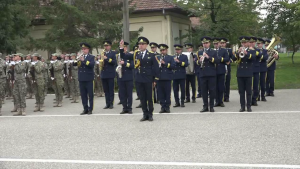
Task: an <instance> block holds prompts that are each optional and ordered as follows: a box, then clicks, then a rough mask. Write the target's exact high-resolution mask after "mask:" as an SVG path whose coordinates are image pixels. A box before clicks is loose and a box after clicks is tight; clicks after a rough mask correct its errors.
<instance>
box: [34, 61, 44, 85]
mask: <svg viewBox="0 0 300 169" xmlns="http://www.w3.org/2000/svg"><path fill="white" fill-rule="evenodd" d="M32 66H33V67H34V75H35V81H36V82H37V83H38V84H44V83H45V82H44V81H45V79H44V69H45V66H44V63H43V62H41V61H39V60H38V61H36V62H35V64H34V65H32Z"/></svg>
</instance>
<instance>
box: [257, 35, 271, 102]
mask: <svg viewBox="0 0 300 169" xmlns="http://www.w3.org/2000/svg"><path fill="white" fill-rule="evenodd" d="M257 43H265V41H264V40H263V39H262V38H257ZM259 50H260V53H262V56H261V58H260V74H259V89H260V92H261V94H260V95H261V101H267V100H266V98H265V93H266V73H267V59H268V57H269V55H268V51H267V50H266V49H259ZM258 101H260V97H259V98H258Z"/></svg>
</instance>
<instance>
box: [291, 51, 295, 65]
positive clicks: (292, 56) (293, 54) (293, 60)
mask: <svg viewBox="0 0 300 169" xmlns="http://www.w3.org/2000/svg"><path fill="white" fill-rule="evenodd" d="M295 52H296V51H295V50H293V54H292V63H293V64H294V63H295V62H294V54H295Z"/></svg>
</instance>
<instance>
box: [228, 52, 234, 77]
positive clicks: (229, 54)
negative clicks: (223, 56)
mask: <svg viewBox="0 0 300 169" xmlns="http://www.w3.org/2000/svg"><path fill="white" fill-rule="evenodd" d="M227 51H228V56H229V59H230V60H229V61H230V64H229V65H227V71H228V72H231V63H232V62H233V60H232V59H233V58H234V55H233V52H232V49H231V48H227Z"/></svg>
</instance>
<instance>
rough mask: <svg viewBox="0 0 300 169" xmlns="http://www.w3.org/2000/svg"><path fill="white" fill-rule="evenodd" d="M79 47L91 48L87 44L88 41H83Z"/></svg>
mask: <svg viewBox="0 0 300 169" xmlns="http://www.w3.org/2000/svg"><path fill="white" fill-rule="evenodd" d="M80 47H82V48H89V49H90V48H91V45H89V44H88V43H85V42H82V43H80Z"/></svg>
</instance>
